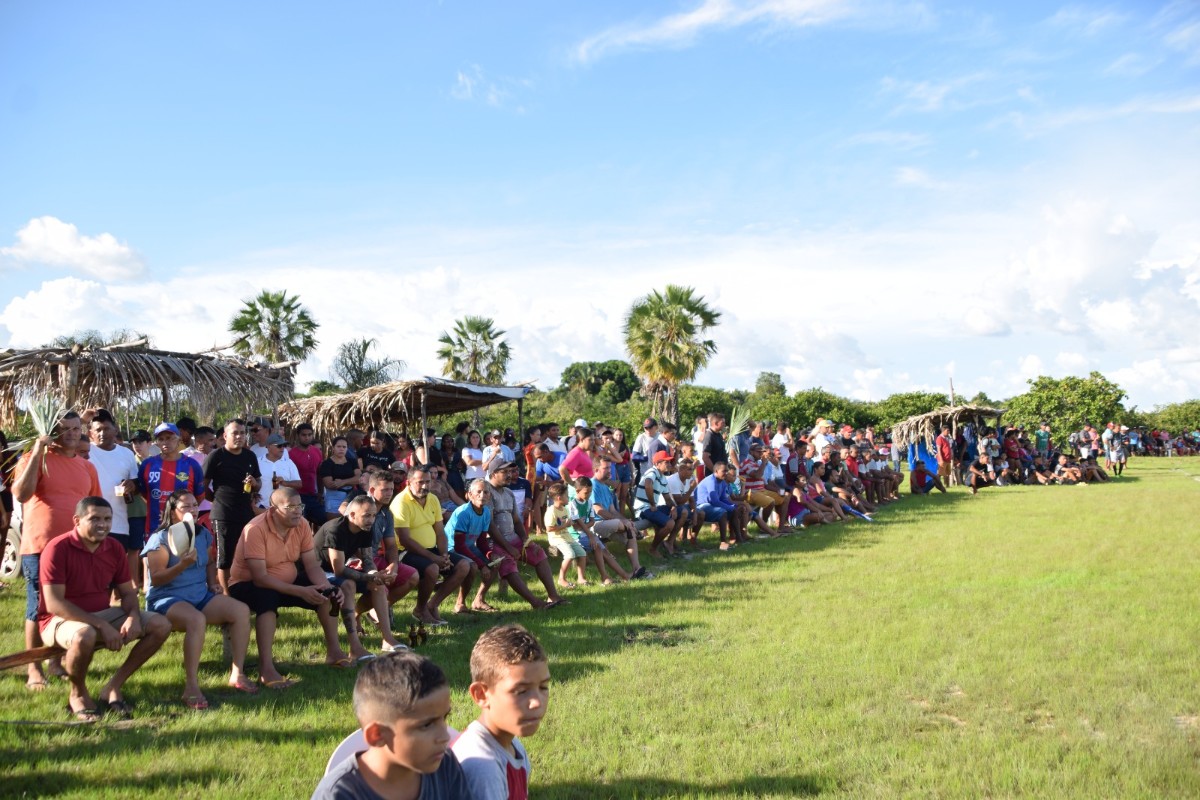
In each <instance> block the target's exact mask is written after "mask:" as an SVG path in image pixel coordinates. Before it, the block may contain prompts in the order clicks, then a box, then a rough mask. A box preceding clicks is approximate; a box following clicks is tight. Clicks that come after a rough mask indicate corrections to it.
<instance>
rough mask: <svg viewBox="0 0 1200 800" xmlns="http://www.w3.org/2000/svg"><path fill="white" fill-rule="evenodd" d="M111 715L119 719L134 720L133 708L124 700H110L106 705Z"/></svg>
mask: <svg viewBox="0 0 1200 800" xmlns="http://www.w3.org/2000/svg"><path fill="white" fill-rule="evenodd" d="M104 705H105V707H106V708H107V710H108V713H109V714H112V715H113V716H114V717H116V718H117V719H133V706H131V705H130V704H129V703H128V702H126V701H125V700H124V699H121V700H110V701H108V702H107V703H105V704H104Z"/></svg>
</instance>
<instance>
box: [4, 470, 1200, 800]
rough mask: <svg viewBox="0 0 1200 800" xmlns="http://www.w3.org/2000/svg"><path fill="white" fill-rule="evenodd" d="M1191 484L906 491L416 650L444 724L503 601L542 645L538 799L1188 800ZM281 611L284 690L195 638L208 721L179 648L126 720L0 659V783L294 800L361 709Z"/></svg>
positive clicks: (42, 792)
mask: <svg viewBox="0 0 1200 800" xmlns="http://www.w3.org/2000/svg"><path fill="white" fill-rule="evenodd" d="M1197 481H1200V459H1173V460H1165V459H1160V460H1142V461H1137V462H1135V463H1134V465H1133V467H1132V469H1131V470H1130V472H1129V473H1127V477H1125V478H1124V479H1122V480H1120V481H1117V482H1114V483H1112V484H1110V485H1104V486H1087V487H1036V488H1035V487H1015V488H1007V489H998V490H991V491H987V492H984V493H982V494H981V495H980V496H979V497H976V498H971V497H969V496H968V495H967V494H966V493H965V492H964V491H963V490H961V489H956V490H952V491H951V493H950V494H949V495H946V496H941V495H938V496H934V497H930V498H906V499H905V500H904V501H903V502H902V503H900V504H898V505H897V506H895V507H892V508H889V509H887V510H885V511H884V512H882V513H881V514H880V521H879V522H877V523H876V524H874V525H867V524H865V523H855V524H853V525H850V526H846V527H835V528H827V529H823V530H820V531H819V532H817V533H804V534H800V535H797V536H792V537H789V538H787V539H783V540H778V541H771V542H765V543H759V544H754V545H750V546H746V547H742V548H738V550H737V551H734V552H732V553H729V554H718V553H715V552H714V553H712V554H709V555H707V556H703V557H698V558H695V559H692V560H690V561H686V562H677V563H676V565H674V566H673V568H672V569H670V570H668V571H666V572H665V573H663V574H661V575H660V577H659V578H658V579H657V580H654V581H649V582H643V583H638V584H635V585H627V586H621V587H618V588H614V589H609V590H604V589H600V588H588V589H586V590H577V591H576V592H574V593H573V594H572V595H571V597H572V600H573V602H572V603H571V604H570V605H569V606H566V607H564V608H562V609H557V610H555V611H552V612H547V613H543V614H534V613H532V612H528V611H524V612H522V611H520V609H519V606H517V604H515V603H512V602H508V603H501V605H502V606H503V607H504V608H505V609H506V612H508V613H505V614H502V615H498V616H497V615H492V616H487V617H483V616H480V617H474V618H470V619H465V620H455V621H454V622H453V623H452V625H451V627H450V628H449V630H448V631H446V632H441V631H439V632H438V633H436V634H434V635H433V637H432V638H431V639H430V641H429V643H428V644H427V645H426V646H425V647H424V648H422V650H423V651H424V652H426V653H427V654H428V655H429V656H430V657H432V658H434V659H435V660H436V661H437V662H438V663H440V664H441V665H442V666H443V667H444V668H445V669H446V671H447V673H448V674H449V676H450V679H451V683H452V685H453V686H454V687H455V689H456V691H455V693H454V702H455V711H454V713H453V715H452V718H451V723H452V724H453V725H455V726H456V727H459V728H461V727H463V726H465V725H466V724H467V723H468V722H469V721H470V720H471V719H472V718H473V714H472V713H471V708H472V707H471V706H470V704H469V701H468V699H467V697H466V695H465V692H464V691H463V690H464V688H465V687H466V685H467V683H468V671H467V656H468V653H469V651H470V647H471V645H472V643H473V641H474V639H475V636H476V635H477V634H478V633H479V632H481V631H482V630H483V629H485V627H486V626H488V625H490V624H493V623H495V622H497V621H499V620H500V619H504V620H517V621H520V622H522V623H523V624H525V625H526V626H527V627H529V628H531V629H532V630H533V631H534V632H535V633H537V635H538V636H539V637H541V639H542V641H543V643H544V644H545V645H546V647H547V649H548V650H549V652H550V653H551V669H552V672H553V676H554V689H553V693H552V700H551V709H550V713H549V715H548V717H547V720H546V723H545V724H544V725H543V727H542V730H541V732H539V733H538V735H537V736H536V737H533V738H531V739H530V740H529V741H528V743H527V744H528V746H529V747H530V750H531V753H532V757H533V762H534V770H535V772H534V779H533V786H534V796H536V797H539V798H609V797H612V798H628V797H667V796H678V797H796V796H805V795H825V796H828V797H846V798H850V797H854V798H858V797H880V796H884V797H890V796H919V797H1012V796H1038V797H1079V798H1099V797H1155V798H1157V797H1196V796H1200V662H1198V660H1197V658H1196V652H1197V647H1198V644H1200V611H1198V610H1197V602H1196V601H1197V587H1198V581H1197V578H1198V577H1200V543H1198V542H1197V536H1196V532H1197V529H1198V527H1200V526H1198V524H1197V520H1198V519H1200V483H1198V482H1197ZM22 598H23V587H22V586H21V585H20V584H19V583H18V584H17V585H16V586H13V587H10V588H9V589H7V590H5V591H4V592H3V593H2V594H0V617H2V618H3V619H5V620H8V622H7V623H6V624H5V626H4V627H5V630H4V633H3V634H2V635H0V652H5V653H7V652H13V651H15V650H18V649H20V647H21V642H20V635H19V632H18V628H19V619H20V615H21V609H22ZM284 622H285V626H286V627H285V628H284V629H283V630H282V631H281V634H280V637H279V648H278V649H279V654H280V656H281V658H282V659H283V660H286V661H287V662H288V663H289V665H290V669H291V672H292V673H293V674H296V675H300V676H303V678H304V682H303V684H302V685H301V686H299V687H297V688H296V689H293V690H291V691H289V692H286V693H283V694H274V693H270V694H264V695H263V696H260V697H257V698H243V697H241V696H236V697H235V696H233V695H232V694H230V693H228V692H226V691H224V690H223V689H222V688H221V687H222V683H223V682H222V681H221V680H220V679H221V677H222V675H221V673H220V670H219V668H218V666H217V659H218V657H219V653H220V642H219V637H217V636H212V637H210V642H209V645H208V648H207V650H206V659H207V660H206V664H205V670H204V673H203V674H204V675H205V677H206V679H207V683H206V687H205V688H206V691H207V692H208V695H209V698H210V700H213V701H216V703H215V705H217V706H218V707H217V708H216V709H215V710H212V711H209V712H207V713H203V714H199V713H192V712H187V711H185V710H183V709H182V706H181V705H180V704H179V703H178V702H177V698H178V696H179V694H180V692H181V689H182V685H181V684H182V672H181V669H180V668H179V667H178V666H177V665H178V664H179V662H180V656H179V643H178V642H176V641H172V642H169V643H168V645H167V647H166V649H165V650H164V651H163V652H162V653H160V654H159V655H158V656H157V657H156V658H155V660H153V661H152V662H151V664H150V665H148V666H147V667H146V668H145V669H144V670H143V671H142V673H140V674H139V675H137V676H135V678H134V679H133V681H131V683H130V685H129V687H128V694H129V696H130V698H131V699H132V700H133V701H134V702H135V703H136V704H137V718H136V719H135V720H134V721H133V722H129V723H101V724H99V725H95V726H74V725H66V724H61V723H63V721H65V720H66V714H65V712H64V711H63V708H62V707H63V705H64V703H65V698H66V690H65V687H63V686H59V685H56V686H54V687H52V688H51V689H50V690H49V691H47V692H45V693H43V694H42V695H40V696H35V695H30V694H28V693H26V691H25V689H24V688H23V677H22V676H21V675H20V674H18V673H16V672H14V673H9V674H7V675H4V676H2V677H0V703H2V707H3V709H4V710H3V712H0V717H3V718H4V719H5V720H6V721H7V722H4V723H0V796H22V795H23V794H24V795H28V796H40V797H46V796H55V797H79V798H83V797H87V798H96V797H114V798H115V797H128V796H130V795H131V794H132V795H135V796H137V797H139V798H151V797H171V798H186V797H199V796H217V797H251V796H252V797H257V798H271V797H289V798H290V797H306V796H308V793H309V792H311V790H312V788H313V786H314V785H315V784H316V782H317V780H318V779H319V777H320V775H321V773H322V770H323V768H324V764H325V760H326V758H327V757H328V754H329V753H330V752H331V751H332V749H333V747H334V745H335V744H336V743H337V741H339V740H340V739H341V738H342V737H343V736H344V735H345V734H346V733H347V732H348V731H350V730H352V729H353V728H354V727H355V723H354V721H353V718H352V715H351V712H350V708H349V697H350V692H351V689H352V686H353V681H354V676H353V674H352V673H341V672H334V671H332V670H329V669H326V668H324V667H321V666H318V665H317V664H316V663H315V662H319V660H320V658H321V650H320V642H319V639H318V637H317V635H316V625H315V621H313V623H312V624H309V619H308V618H307V617H305V616H304V615H303V614H301V613H300V612H295V611H289V612H285V617H284ZM114 663H115V661H114V657H112V656H104V657H102V658H100V659H99V671H100V672H104V673H107V672H108V671H110V670H111V668H112V665H113V664H114ZM100 682H101V680H100V677H99V676H98V677H97V680H96V685H97V686H98V685H99V684H100Z"/></svg>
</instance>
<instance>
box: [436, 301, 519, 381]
mask: <svg viewBox="0 0 1200 800" xmlns="http://www.w3.org/2000/svg"><path fill="white" fill-rule="evenodd" d="M504 334H505V331H498V330H496V324H495V322H493V321H492V320H491V319H490V318H488V317H470V316H468V317H463V318H462V319H460V320H458V321H457V322H455V323H454V330H453V331H452V332H451V333H445V332H443V333H442V335H441V336H439V337H438V342H439V343H440V344H441V345H442V346H441V347H439V348H438V351H437V357H438V358H440V359H441V360H442V374H443V375H445V376H446V377H448V378H452V379H454V380H456V381H469V382H471V383H490V384H502V383H504V376H505V374H507V372H508V362H509V359H510V358H511V357H512V354H511V353H510V351H509V349H508V342H506V341H504V339H503V336H504Z"/></svg>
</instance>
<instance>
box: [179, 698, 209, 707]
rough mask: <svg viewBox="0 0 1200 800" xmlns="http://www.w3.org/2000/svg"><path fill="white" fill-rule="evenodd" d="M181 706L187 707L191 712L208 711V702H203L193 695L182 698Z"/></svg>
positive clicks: (203, 700) (202, 699)
mask: <svg viewBox="0 0 1200 800" xmlns="http://www.w3.org/2000/svg"><path fill="white" fill-rule="evenodd" d="M183 704H184V705H185V706H187V707H188V708H190V709H191V710H192V711H207V710H208V701H207V700H205V699H204V698H203V697H196V696H194V695H192V696H185V697H184V698H183Z"/></svg>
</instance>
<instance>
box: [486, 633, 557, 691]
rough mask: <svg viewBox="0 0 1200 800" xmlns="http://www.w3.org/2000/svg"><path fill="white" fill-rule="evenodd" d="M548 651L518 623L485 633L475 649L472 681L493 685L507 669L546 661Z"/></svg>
mask: <svg viewBox="0 0 1200 800" xmlns="http://www.w3.org/2000/svg"><path fill="white" fill-rule="evenodd" d="M546 660H547V658H546V651H545V650H544V649H542V645H541V643H540V642H539V641H538V640H537V637H535V636H534V635H533V634H532V633H530V632H529V631H527V630H525V629H524V628H522V627H521V626H520V625H517V624H516V623H512V624H509V625H497V626H496V627H494V628H492V629H491V630H489V631H485V632H484V634H483V635H482V636H480V637H479V639H478V641H476V642H475V647H474V648H472V650H471V682H472V683H475V682H478V683H483V684H487V685H488V686H492V685H494V684H495V683H496V681H497V680H499V679H500V677H501V676H502V674H503V672H504V668H505V667H510V666H513V665H516V664H532V663H537V662H538V661H543V662H544V661H546Z"/></svg>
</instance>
